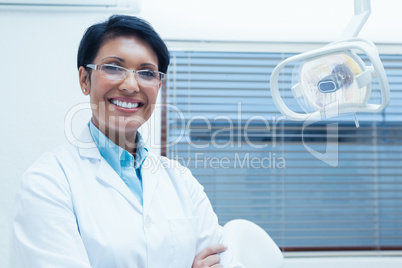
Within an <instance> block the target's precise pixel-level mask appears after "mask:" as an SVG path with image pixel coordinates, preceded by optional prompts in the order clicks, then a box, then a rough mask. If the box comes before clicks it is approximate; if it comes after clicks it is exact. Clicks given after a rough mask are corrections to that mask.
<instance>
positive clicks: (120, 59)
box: [102, 56, 125, 62]
mask: <svg viewBox="0 0 402 268" xmlns="http://www.w3.org/2000/svg"><path fill="white" fill-rule="evenodd" d="M107 59H115V60H118V61H121V62H125V60H124V59H122V58H120V57H115V56H113V57H106V58H103V59H102V61H104V60H107Z"/></svg>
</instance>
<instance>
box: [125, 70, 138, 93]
mask: <svg viewBox="0 0 402 268" xmlns="http://www.w3.org/2000/svg"><path fill="white" fill-rule="evenodd" d="M120 89H121V90H123V91H127V92H128V93H133V92H139V91H140V85H139V83H138V80H137V76H136V73H133V72H129V73H128V75H127V77H126V78H125V79H124V80H123V82H122V83H121V85H120Z"/></svg>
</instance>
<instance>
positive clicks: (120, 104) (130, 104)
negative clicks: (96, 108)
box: [110, 99, 141, 109]
mask: <svg viewBox="0 0 402 268" xmlns="http://www.w3.org/2000/svg"><path fill="white" fill-rule="evenodd" d="M110 102H111V103H112V104H114V105H116V106H118V107H122V108H126V109H132V108H137V107H139V106H140V104H141V103H139V102H125V101H119V100H115V99H111V100H110Z"/></svg>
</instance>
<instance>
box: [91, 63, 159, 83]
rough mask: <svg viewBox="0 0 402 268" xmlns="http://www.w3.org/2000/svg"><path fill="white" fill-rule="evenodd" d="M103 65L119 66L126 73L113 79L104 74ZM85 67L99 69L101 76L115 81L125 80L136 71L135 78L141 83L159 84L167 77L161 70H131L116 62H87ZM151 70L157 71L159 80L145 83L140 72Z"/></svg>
mask: <svg viewBox="0 0 402 268" xmlns="http://www.w3.org/2000/svg"><path fill="white" fill-rule="evenodd" d="M103 66H113V67H117V68H120V69H123V70H125V71H126V73H125V75H124V77H123V78H122V79H112V78H109V77H105V76H102V67H103ZM85 67H87V68H91V69H93V70H96V71H99V72H100V73H101V76H102V77H103V78H106V79H109V80H113V81H123V80H124V79H126V78H127V76H128V74H129V73H134V74H135V78H136V79H137V81H138V82H139V83H140V84H145V85H157V84H159V83H160V82H162V81H163V80H164V79H165V78H166V74H164V73H162V72H159V71H154V70H138V71H135V70H130V69H127V68H124V67H121V66H119V65H114V64H87V65H85ZM150 71H151V72H154V73H156V74H158V75H159V80H158V81H157V80H155V81H157V82H152V83H147V82H145V83H144V80H142V79H141V78H138V73H141V72H150ZM151 81H153V80H151Z"/></svg>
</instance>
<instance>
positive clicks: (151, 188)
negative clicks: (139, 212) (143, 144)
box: [141, 155, 164, 216]
mask: <svg viewBox="0 0 402 268" xmlns="http://www.w3.org/2000/svg"><path fill="white" fill-rule="evenodd" d="M141 171H142V186H143V187H142V189H143V200H144V202H143V205H144V216H146V215H148V213H149V210H150V209H151V207H152V200H153V197H154V194H155V192H156V191H157V188H158V184H159V181H160V179H161V177H162V176H163V174H162V173H163V172H164V169H163V168H161V163H160V162H159V161H158V159H157V158H156V157H154V156H153V155H149V156H148V157H147V158H146V159H145V162H144V164H143V165H142V170H141Z"/></svg>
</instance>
